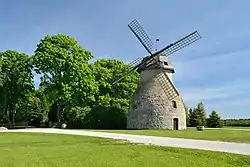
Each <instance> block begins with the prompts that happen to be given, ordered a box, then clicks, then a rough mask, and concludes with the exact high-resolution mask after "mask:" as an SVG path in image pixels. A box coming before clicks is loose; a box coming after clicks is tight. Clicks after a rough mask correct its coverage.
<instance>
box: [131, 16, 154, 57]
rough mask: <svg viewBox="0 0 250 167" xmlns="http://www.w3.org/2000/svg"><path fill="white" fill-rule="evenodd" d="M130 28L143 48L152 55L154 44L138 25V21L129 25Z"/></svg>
mask: <svg viewBox="0 0 250 167" xmlns="http://www.w3.org/2000/svg"><path fill="white" fill-rule="evenodd" d="M128 27H129V29H130V30H131V31H132V32H133V34H134V35H135V36H136V37H137V39H138V40H139V41H140V42H141V44H142V45H143V47H144V48H145V49H146V50H147V51H148V53H149V54H151V55H152V52H153V49H154V48H153V47H154V44H153V42H152V40H151V39H150V38H149V37H148V35H147V33H146V32H145V31H144V29H143V28H142V26H141V25H140V24H139V23H138V21H137V20H135V19H134V20H133V21H132V22H131V23H129V24H128Z"/></svg>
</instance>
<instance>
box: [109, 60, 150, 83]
mask: <svg viewBox="0 0 250 167" xmlns="http://www.w3.org/2000/svg"><path fill="white" fill-rule="evenodd" d="M152 61H154V58H150V57H149V56H148V57H145V58H142V57H139V58H137V59H135V60H134V61H132V62H131V63H129V64H128V65H131V66H133V69H132V70H130V71H128V72H127V73H123V74H122V75H120V76H119V77H118V78H116V79H115V80H114V81H113V82H112V84H113V85H114V84H116V83H117V82H119V81H121V80H122V79H123V78H125V77H126V76H127V75H129V74H131V73H132V72H133V71H134V70H136V69H138V68H140V67H144V65H146V64H150V63H151V62H152Z"/></svg>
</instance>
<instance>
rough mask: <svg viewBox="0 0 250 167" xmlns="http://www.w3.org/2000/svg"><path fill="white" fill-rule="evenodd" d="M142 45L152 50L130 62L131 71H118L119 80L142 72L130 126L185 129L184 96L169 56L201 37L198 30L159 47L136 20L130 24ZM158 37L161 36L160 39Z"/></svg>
mask: <svg viewBox="0 0 250 167" xmlns="http://www.w3.org/2000/svg"><path fill="white" fill-rule="evenodd" d="M128 27H129V29H130V30H131V31H132V32H133V34H134V35H135V36H136V38H137V39H138V40H139V41H140V43H141V44H142V46H143V47H144V48H145V49H146V50H147V52H148V53H149V55H148V56H146V57H143V58H142V57H139V58H137V59H136V60H134V61H132V62H131V63H129V65H132V66H133V69H132V70H131V71H128V72H125V73H124V74H121V75H119V77H118V78H116V79H115V80H114V82H113V84H116V83H117V82H119V81H121V80H122V79H123V78H124V77H125V76H127V75H129V74H130V73H132V72H133V71H134V70H137V71H138V72H140V81H139V84H138V88H137V90H136V91H135V94H134V96H133V99H132V101H131V104H130V109H129V111H128V117H127V128H128V129H174V130H178V129H186V113H185V106H184V103H183V100H182V98H181V96H180V93H179V92H178V90H177V88H176V87H175V85H174V83H173V80H172V74H173V73H174V72H175V70H174V68H173V66H172V65H171V62H170V60H169V59H168V56H170V55H171V54H173V53H175V52H177V51H179V50H180V49H182V48H184V47H186V46H188V45H190V44H191V43H193V42H195V41H197V40H198V39H200V38H201V36H200V35H199V33H198V32H197V31H194V32H192V33H191V34H189V35H187V36H185V37H184V38H182V39H180V40H178V41H176V42H174V43H171V44H170V45H167V46H166V47H164V48H163V49H161V50H159V51H157V50H155V49H154V44H153V42H152V40H151V39H150V38H149V37H148V35H147V33H146V32H145V31H144V29H143V28H142V27H141V25H140V24H139V23H138V21H137V20H133V21H132V22H131V23H129V24H128ZM157 40H158V39H157Z"/></svg>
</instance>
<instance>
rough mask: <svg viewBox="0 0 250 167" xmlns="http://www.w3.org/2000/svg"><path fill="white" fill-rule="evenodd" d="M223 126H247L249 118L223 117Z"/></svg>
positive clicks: (249, 124) (249, 121) (249, 123)
mask: <svg viewBox="0 0 250 167" xmlns="http://www.w3.org/2000/svg"><path fill="white" fill-rule="evenodd" d="M222 121H223V125H224V126H249V127H250V119H223V120H222Z"/></svg>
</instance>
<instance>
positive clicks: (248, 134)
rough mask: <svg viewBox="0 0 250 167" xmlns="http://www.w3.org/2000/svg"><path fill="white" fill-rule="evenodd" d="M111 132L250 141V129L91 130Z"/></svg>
mask: <svg viewBox="0 0 250 167" xmlns="http://www.w3.org/2000/svg"><path fill="white" fill-rule="evenodd" d="M91 131H100V132H111V133H125V134H136V135H149V136H164V137H176V138H186V139H201V140H218V141H227V142H237V143H250V130H249V131H247V130H239V129H236V130H233V129H229V128H227V129H226V128H225V129H205V131H203V132H198V131H197V130H196V129H195V128H188V129H187V130H179V131H173V130H91Z"/></svg>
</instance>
